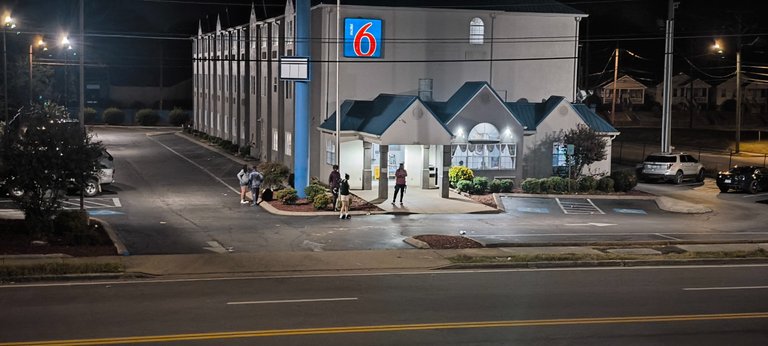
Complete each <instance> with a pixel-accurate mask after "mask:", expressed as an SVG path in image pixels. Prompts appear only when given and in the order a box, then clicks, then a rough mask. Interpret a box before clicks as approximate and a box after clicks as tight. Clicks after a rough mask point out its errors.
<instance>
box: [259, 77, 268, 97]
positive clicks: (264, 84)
mask: <svg viewBox="0 0 768 346" xmlns="http://www.w3.org/2000/svg"><path fill="white" fill-rule="evenodd" d="M261 81H262V83H261V96H267V89H268V88H269V87H268V86H267V76H264V77H263V78H262V79H261Z"/></svg>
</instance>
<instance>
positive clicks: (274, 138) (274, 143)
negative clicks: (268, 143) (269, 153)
mask: <svg viewBox="0 0 768 346" xmlns="http://www.w3.org/2000/svg"><path fill="white" fill-rule="evenodd" d="M277 136H278V132H277V129H276V128H274V127H273V128H272V150H274V151H277V150H278V147H277V142H278V141H277V140H278V138H277Z"/></svg>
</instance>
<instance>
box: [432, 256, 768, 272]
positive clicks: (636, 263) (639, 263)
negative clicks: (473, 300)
mask: <svg viewBox="0 0 768 346" xmlns="http://www.w3.org/2000/svg"><path fill="white" fill-rule="evenodd" d="M766 263H768V259H766V258H733V259H723V258H707V259H680V260H606V261H561V262H512V263H455V264H449V265H446V266H443V267H440V268H436V270H456V269H534V268H536V269H539V268H578V267H583V268H595V267H654V266H702V265H728V264H731V265H733V264H766Z"/></svg>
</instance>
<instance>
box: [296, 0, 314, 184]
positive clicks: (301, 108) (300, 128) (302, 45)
mask: <svg viewBox="0 0 768 346" xmlns="http://www.w3.org/2000/svg"><path fill="white" fill-rule="evenodd" d="M309 1H310V0H297V1H296V55H297V56H303V57H309V54H310V45H309V43H310V41H309V37H310V36H309V35H310V32H309V15H310V14H309ZM309 60H312V59H311V58H310V59H309ZM307 68H308V70H309V66H307ZM294 100H295V102H296V104H295V107H294V109H295V110H296V113H295V124H296V129H295V137H294V138H295V139H296V148H295V152H294V156H293V160H294V161H293V167H294V182H293V183H294V185H293V186H295V187H296V192H297V193H298V195H299V197H300V198H305V197H306V194H305V193H304V188H305V187H307V185H309V81H300V82H296V98H295V99H294Z"/></svg>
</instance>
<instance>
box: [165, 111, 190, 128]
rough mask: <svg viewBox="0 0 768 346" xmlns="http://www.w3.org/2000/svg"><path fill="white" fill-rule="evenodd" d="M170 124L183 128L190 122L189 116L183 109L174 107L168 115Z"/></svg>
mask: <svg viewBox="0 0 768 346" xmlns="http://www.w3.org/2000/svg"><path fill="white" fill-rule="evenodd" d="M168 122H169V123H171V125H173V126H181V125H184V124H186V123H188V122H189V114H188V113H187V112H184V111H183V110H182V109H181V108H178V107H174V108H173V110H172V111H171V112H170V113H168Z"/></svg>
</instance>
